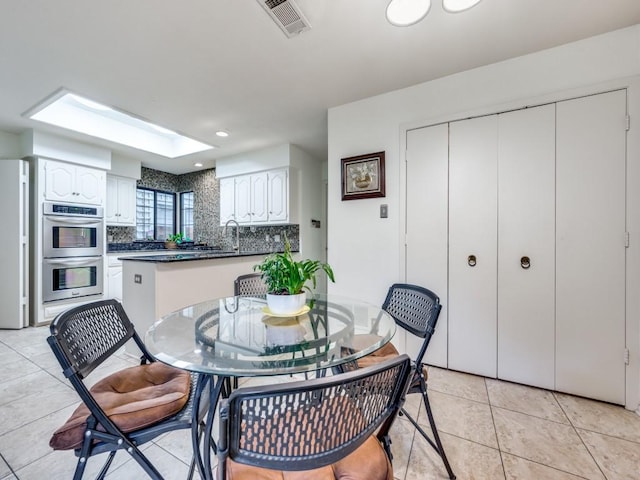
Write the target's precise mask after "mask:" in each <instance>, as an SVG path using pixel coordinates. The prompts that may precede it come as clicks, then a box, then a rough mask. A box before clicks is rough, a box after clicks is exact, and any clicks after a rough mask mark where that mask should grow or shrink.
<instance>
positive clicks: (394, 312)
mask: <svg viewBox="0 0 640 480" xmlns="http://www.w3.org/2000/svg"><path fill="white" fill-rule="evenodd" d="M382 309H383V310H384V311H386V312H387V313H388V314H389V315H391V316H392V317H393V318H394V320H395V322H396V325H398V326H399V327H401V328H403V329H404V330H406V331H408V332H409V333H411V334H413V335H416V336H417V337H420V338H422V339H423V342H422V346H421V347H420V351H419V352H418V355H417V356H416V358H415V359H414V363H413V364H414V370H413V377H412V380H411V383H410V386H409V390H408V391H407V393H408V394H411V393H419V394H421V396H422V400H423V403H424V407H425V411H426V412H427V417H428V418H429V425H430V426H431V432H432V435H433V439H431V438H430V437H429V435H427V433H426V432H425V431H424V429H423V428H422V427H421V426H420V425H418V422H417V421H416V420H415V419H414V418H413V417H412V416H411V415H409V414H408V413H407V412H406V410H405V409H404V408H403V409H402V410H401V415H404V416H405V417H407V419H408V420H409V421H410V422H411V423H412V424H413V426H414V427H415V428H416V429H417V430H418V432H420V434H421V435H422V436H423V437H424V438H425V440H426V441H427V442H428V443H429V444H430V445H431V446H432V447H433V448H434V449H435V451H436V452H437V453H438V455H440V457H441V458H442V461H443V462H444V466H445V468H446V469H447V474H448V475H449V478H450V479H455V478H456V476H455V474H454V473H453V470H452V469H451V465H450V464H449V460H448V459H447V455H446V453H445V451H444V448H443V446H442V442H441V440H440V435H439V434H438V429H437V428H436V422H435V420H434V418H433V412H432V410H431V405H430V404H429V396H428V394H427V366H426V365H425V364H424V363H423V358H424V355H425V353H426V352H427V347H428V346H429V342H430V341H431V337H432V336H433V333H434V331H435V328H436V323H437V322H438V317H439V316H440V310H441V309H442V305H441V304H440V298H439V297H438V296H437V295H436V294H435V293H433V292H432V291H431V290H428V289H426V288H424V287H420V286H418V285H410V284H404V283H396V284H393V285H392V286H391V287H390V288H389V291H388V292H387V297H386V298H385V300H384V303H383V305H382ZM374 333H375V332H374ZM396 355H399V353H398V351H397V350H396V349H395V347H393V345H391V344H390V343H389V344H387V345H385V347H383V349H381V350H378V351H376V352H373V353H372V354H370V355H367V356H366V357H363V358H362V359H360V360H359V361H358V366H359V367H365V366H369V365H373V364H376V363H378V362H380V361H384V360H387V359H389V358H393V357H394V356H396Z"/></svg>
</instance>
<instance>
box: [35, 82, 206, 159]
mask: <svg viewBox="0 0 640 480" xmlns="http://www.w3.org/2000/svg"><path fill="white" fill-rule="evenodd" d="M24 115H25V116H26V117H28V118H32V119H34V120H38V121H40V122H44V123H48V124H50V125H56V126H58V127H62V128H66V129H69V130H73V131H74V132H79V133H84V134H86V135H91V136H92V137H97V138H102V139H104V140H109V141H111V142H115V143H120V144H122V145H127V146H129V147H133V148H137V149H139V150H144V151H146V152H151V153H155V154H157V155H162V156H163V157H168V158H176V157H182V156H183V155H189V154H192V153H196V152H202V151H204V150H210V149H212V148H214V147H213V146H211V145H207V144H205V143H202V142H199V141H197V140H194V139H192V138H188V137H185V136H184V135H180V134H179V133H176V132H174V131H172V130H168V129H166V128H164V127H161V126H159V125H155V124H153V123H151V122H147V121H146V120H142V119H140V118H138V117H136V116H134V115H131V114H129V113H126V112H123V111H119V110H116V109H114V108H111V107H109V106H107V105H103V104H101V103H97V102H94V101H93V100H89V99H87V98H85V97H81V96H80V95H76V94H73V93H71V92H69V91H67V90H60V91H58V92H56V93H55V94H54V95H52V96H51V97H50V98H48V99H46V100H45V101H44V102H41V103H40V104H38V105H36V106H35V107H34V108H32V109H31V110H29V111H28V112H26V113H25V114H24Z"/></svg>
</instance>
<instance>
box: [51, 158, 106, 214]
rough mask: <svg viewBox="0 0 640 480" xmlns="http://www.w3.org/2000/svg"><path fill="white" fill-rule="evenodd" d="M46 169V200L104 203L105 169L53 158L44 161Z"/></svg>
mask: <svg viewBox="0 0 640 480" xmlns="http://www.w3.org/2000/svg"><path fill="white" fill-rule="evenodd" d="M44 171H45V184H44V196H45V199H46V200H49V201H61V202H70V203H87V204H92V205H102V204H103V202H104V191H105V177H106V174H105V172H104V171H102V170H98V169H95V168H87V167H82V166H80V165H74V164H71V163H64V162H56V161H53V160H46V161H45V162H44Z"/></svg>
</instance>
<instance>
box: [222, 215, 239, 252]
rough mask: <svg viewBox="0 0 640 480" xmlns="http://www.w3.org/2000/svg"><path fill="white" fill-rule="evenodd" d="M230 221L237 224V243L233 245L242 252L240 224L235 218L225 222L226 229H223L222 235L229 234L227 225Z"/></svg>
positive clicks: (237, 250)
mask: <svg viewBox="0 0 640 480" xmlns="http://www.w3.org/2000/svg"><path fill="white" fill-rule="evenodd" d="M230 223H235V224H236V244H235V245H234V246H233V249H234V250H235V251H236V252H238V253H240V224H239V223H238V222H236V221H235V220H234V219H233V218H231V219H229V220H227V223H225V224H224V229H223V230H222V235H226V234H227V227H228V226H229V224H230Z"/></svg>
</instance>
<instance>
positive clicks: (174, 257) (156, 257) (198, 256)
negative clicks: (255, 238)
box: [119, 250, 274, 263]
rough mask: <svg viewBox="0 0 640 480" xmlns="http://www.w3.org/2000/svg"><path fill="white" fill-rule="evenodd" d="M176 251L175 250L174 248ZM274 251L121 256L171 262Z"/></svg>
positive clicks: (146, 260) (214, 251) (129, 259)
mask: <svg viewBox="0 0 640 480" xmlns="http://www.w3.org/2000/svg"><path fill="white" fill-rule="evenodd" d="M172 251H174V252H175V250H172ZM270 253H274V252H270V251H269V252H241V253H236V252H228V251H221V250H213V251H196V252H194V251H190V252H189V251H187V252H184V253H173V254H159V255H139V256H134V257H121V258H119V260H122V261H134V262H153V263H171V262H188V261H193V260H214V259H216V258H229V257H252V256H258V255H269V254H270Z"/></svg>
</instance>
